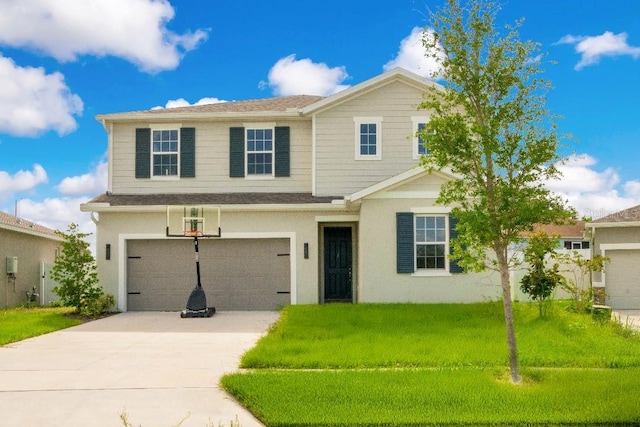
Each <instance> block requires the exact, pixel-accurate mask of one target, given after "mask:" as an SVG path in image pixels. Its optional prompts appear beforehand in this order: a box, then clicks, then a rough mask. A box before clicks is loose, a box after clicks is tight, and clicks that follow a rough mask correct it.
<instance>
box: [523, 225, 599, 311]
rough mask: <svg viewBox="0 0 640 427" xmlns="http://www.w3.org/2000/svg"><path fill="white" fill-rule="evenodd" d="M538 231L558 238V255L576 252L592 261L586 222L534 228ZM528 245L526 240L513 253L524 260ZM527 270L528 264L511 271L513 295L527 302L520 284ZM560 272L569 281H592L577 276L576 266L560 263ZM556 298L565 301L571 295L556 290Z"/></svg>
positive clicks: (558, 289)
mask: <svg viewBox="0 0 640 427" xmlns="http://www.w3.org/2000/svg"><path fill="white" fill-rule="evenodd" d="M538 231H544V232H545V233H546V234H547V235H549V236H555V237H557V238H558V246H557V247H556V253H557V254H559V255H568V254H571V253H574V252H575V253H578V254H579V255H581V256H582V257H583V258H585V259H591V249H590V248H591V242H590V241H589V239H588V238H587V236H585V222H584V221H576V222H575V223H573V224H571V223H569V224H563V225H556V224H544V225H537V226H536V227H535V228H534V232H538ZM526 244H527V242H526V239H525V241H524V242H522V244H520V245H518V247H517V248H516V249H514V252H513V253H514V254H515V255H516V256H518V257H520V259H522V258H521V257H522V255H523V253H522V251H523V250H524V248H525V247H526ZM527 268H528V264H522V265H520V266H519V267H517V268H515V269H513V270H512V271H511V285H512V290H513V292H512V293H513V295H514V296H515V298H516V299H518V300H521V301H522V300H527V299H528V298H529V296H528V295H527V294H525V293H523V292H522V291H521V290H520V284H521V281H522V278H523V277H524V276H525V275H526V274H527ZM559 271H560V273H561V274H562V275H563V276H564V277H565V278H566V279H567V280H574V281H578V282H579V283H584V284H587V283H588V280H589V279H590V278H589V277H587V276H584V277H582V275H581V274H580V276H577V275H578V274H579V273H578V270H577V269H575V266H573V265H572V264H569V263H560V264H559ZM554 297H555V298H557V299H558V298H559V299H565V298H569V297H570V295H569V294H568V293H567V292H565V291H563V290H562V289H560V288H556V292H555V295H554Z"/></svg>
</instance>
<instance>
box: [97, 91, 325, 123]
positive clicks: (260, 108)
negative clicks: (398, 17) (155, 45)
mask: <svg viewBox="0 0 640 427" xmlns="http://www.w3.org/2000/svg"><path fill="white" fill-rule="evenodd" d="M323 99H324V96H316V95H293V96H280V97H275V98H263V99H250V100H245V101H231V102H219V103H216V104H202V105H189V106H186V107H175V108H157V109H154V110H145V111H132V112H124V113H113V114H104V115H98V116H96V119H97V120H100V121H102V120H121V119H124V120H127V119H140V118H144V119H153V118H157V117H159V116H171V117H174V116H179V117H189V116H202V115H204V116H210V115H229V114H256V113H280V114H283V113H289V114H291V113H294V114H296V115H298V114H299V110H300V109H302V108H304V107H306V106H308V105H311V104H313V103H316V102H318V101H321V100H323Z"/></svg>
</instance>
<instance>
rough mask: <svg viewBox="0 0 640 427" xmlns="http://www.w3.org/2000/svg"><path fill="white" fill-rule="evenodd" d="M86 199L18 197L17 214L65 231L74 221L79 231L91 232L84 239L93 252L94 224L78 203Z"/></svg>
mask: <svg viewBox="0 0 640 427" xmlns="http://www.w3.org/2000/svg"><path fill="white" fill-rule="evenodd" d="M87 201H89V199H88V198H86V197H64V198H47V199H45V200H43V201H41V202H38V201H34V200H31V199H20V200H19V202H18V216H19V217H20V218H22V219H25V220H27V221H32V222H35V223H36V224H40V225H43V226H45V227H49V228H51V229H54V230H61V231H65V232H66V231H67V227H68V226H69V224H71V223H72V222H73V223H76V224H78V226H79V230H80V232H82V233H92V235H91V236H89V237H88V238H87V239H86V240H87V242H89V244H90V245H91V249H92V251H93V253H94V254H95V241H96V239H95V237H96V236H95V231H96V227H95V224H94V223H93V221H91V216H90V214H89V213H87V212H80V204H81V203H85V202H87ZM11 214H13V212H11Z"/></svg>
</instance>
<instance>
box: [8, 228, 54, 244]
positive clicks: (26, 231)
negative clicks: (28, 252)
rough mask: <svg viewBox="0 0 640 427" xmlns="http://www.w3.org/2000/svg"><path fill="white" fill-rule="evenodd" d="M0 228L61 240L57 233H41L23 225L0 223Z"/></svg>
mask: <svg viewBox="0 0 640 427" xmlns="http://www.w3.org/2000/svg"><path fill="white" fill-rule="evenodd" d="M0 229H3V230H9V231H15V232H18V233H23V234H29V235H31V236H36V237H43V238H45V239H50V240H55V241H56V242H61V241H62V240H63V239H62V237H60V236H58V235H57V234H50V233H43V232H40V231H37V230H29V229H26V228H23V227H16V226H13V225H9V224H0Z"/></svg>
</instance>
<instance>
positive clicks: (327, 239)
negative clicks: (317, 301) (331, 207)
mask: <svg viewBox="0 0 640 427" xmlns="http://www.w3.org/2000/svg"><path fill="white" fill-rule="evenodd" d="M352 273H353V269H352V248H351V228H350V227H325V229H324V301H325V302H334V301H340V302H352V301H353V289H352V283H353V280H352Z"/></svg>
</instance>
